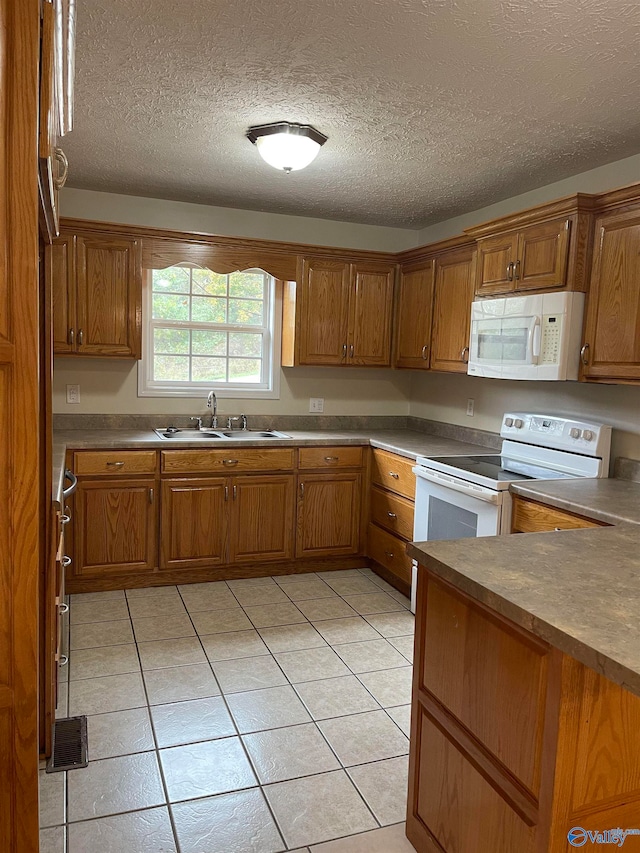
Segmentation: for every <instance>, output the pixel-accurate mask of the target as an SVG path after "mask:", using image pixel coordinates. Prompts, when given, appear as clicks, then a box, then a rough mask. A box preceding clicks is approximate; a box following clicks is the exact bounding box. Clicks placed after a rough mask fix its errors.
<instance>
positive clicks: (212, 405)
mask: <svg viewBox="0 0 640 853" xmlns="http://www.w3.org/2000/svg"><path fill="white" fill-rule="evenodd" d="M207 409H211V429H217V428H218V400H217V398H216V394H215V391H209V396H208V397H207Z"/></svg>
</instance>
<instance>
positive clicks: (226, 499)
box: [224, 486, 229, 501]
mask: <svg viewBox="0 0 640 853" xmlns="http://www.w3.org/2000/svg"><path fill="white" fill-rule="evenodd" d="M224 499H225V501H228V500H229V486H225V487H224Z"/></svg>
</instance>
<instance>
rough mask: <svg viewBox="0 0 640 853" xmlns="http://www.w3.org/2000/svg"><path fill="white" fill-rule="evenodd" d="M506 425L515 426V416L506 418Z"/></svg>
mask: <svg viewBox="0 0 640 853" xmlns="http://www.w3.org/2000/svg"><path fill="white" fill-rule="evenodd" d="M504 425H505V426H507V427H510V426H513V418H505V419H504Z"/></svg>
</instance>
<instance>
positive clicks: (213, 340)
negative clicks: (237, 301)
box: [191, 329, 253, 355]
mask: <svg viewBox="0 0 640 853" xmlns="http://www.w3.org/2000/svg"><path fill="white" fill-rule="evenodd" d="M191 342H192V346H193V354H194V355H226V354H227V333H226V332H204V331H201V330H200V329H194V330H193V332H192V333H191ZM251 355H253V353H251Z"/></svg>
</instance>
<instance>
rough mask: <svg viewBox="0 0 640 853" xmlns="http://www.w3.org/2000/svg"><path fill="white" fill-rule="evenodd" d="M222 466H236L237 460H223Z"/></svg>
mask: <svg viewBox="0 0 640 853" xmlns="http://www.w3.org/2000/svg"><path fill="white" fill-rule="evenodd" d="M222 464H223V465H237V464H238V460H237V459H223V460H222Z"/></svg>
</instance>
